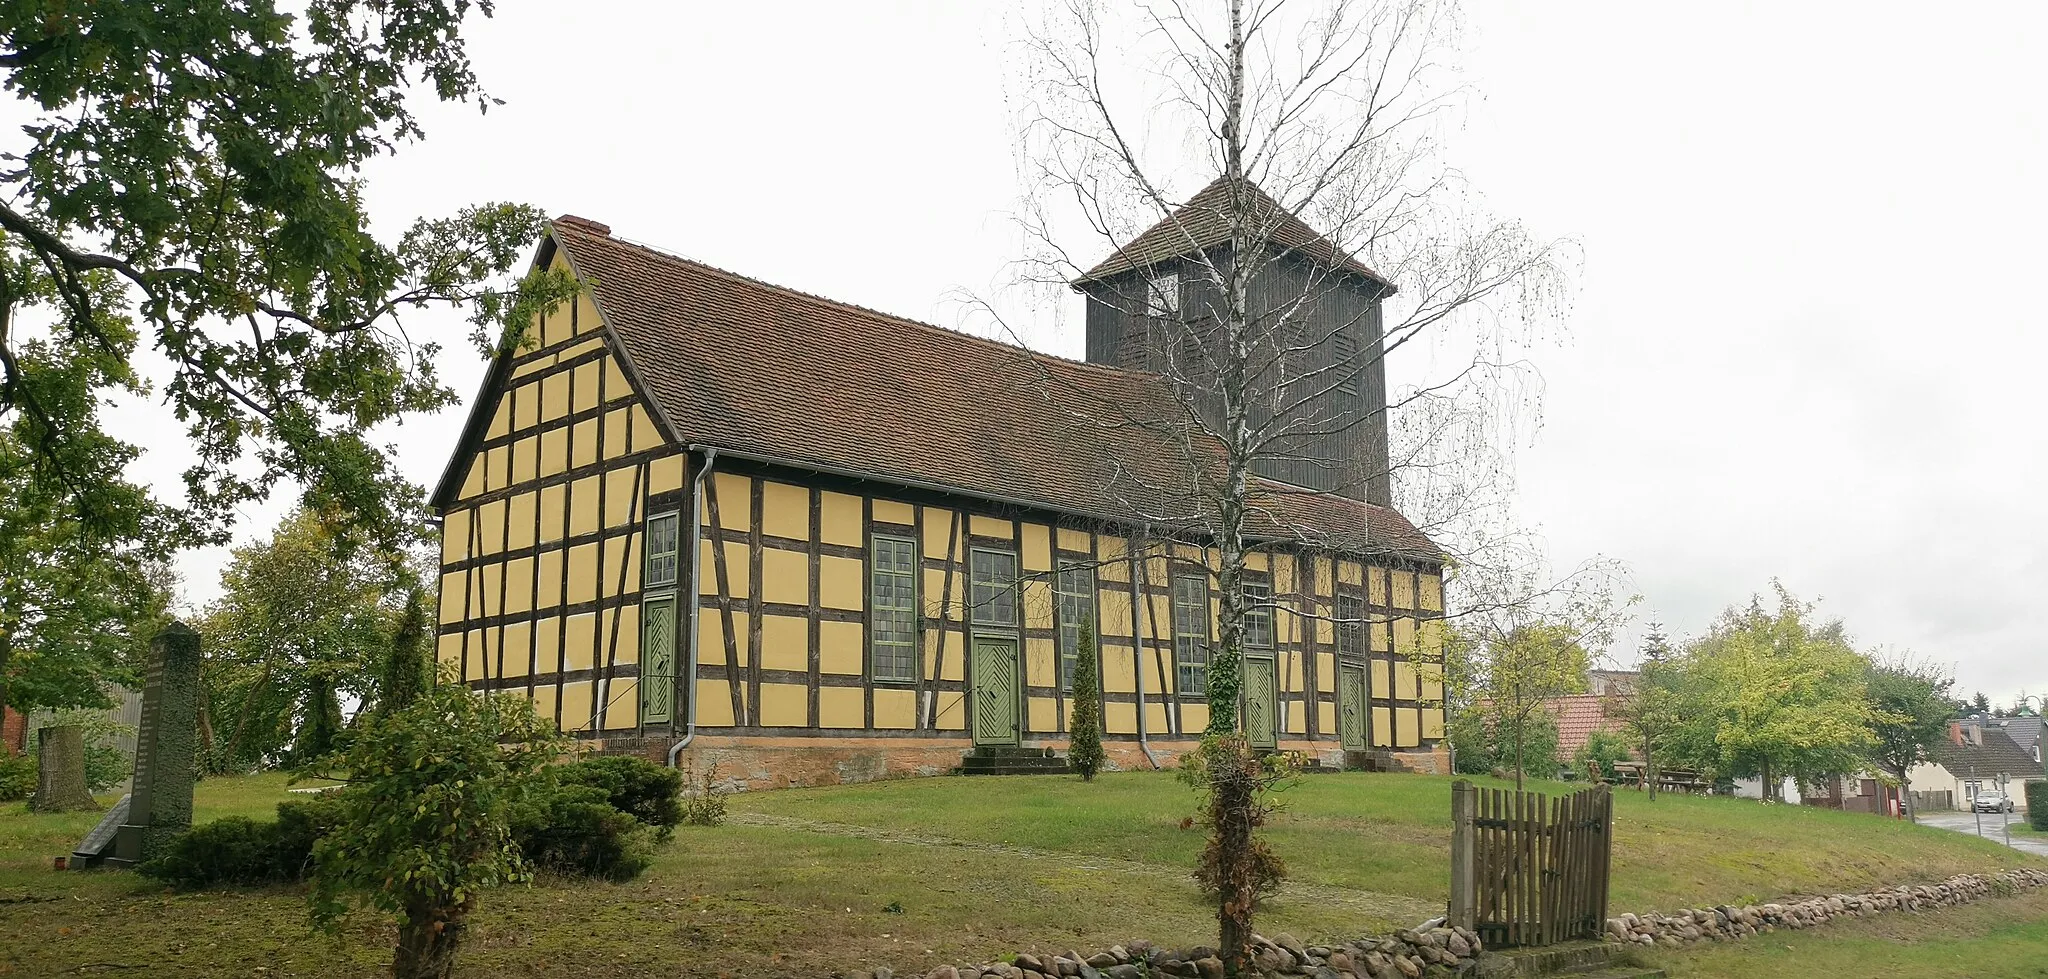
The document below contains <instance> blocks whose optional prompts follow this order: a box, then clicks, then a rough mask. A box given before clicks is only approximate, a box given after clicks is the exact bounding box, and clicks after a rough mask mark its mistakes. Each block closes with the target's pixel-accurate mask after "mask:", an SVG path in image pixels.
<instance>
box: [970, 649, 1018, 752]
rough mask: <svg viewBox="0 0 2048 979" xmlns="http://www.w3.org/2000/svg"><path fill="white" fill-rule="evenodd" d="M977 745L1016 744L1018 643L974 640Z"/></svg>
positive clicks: (975, 733) (975, 740) (975, 730)
mask: <svg viewBox="0 0 2048 979" xmlns="http://www.w3.org/2000/svg"><path fill="white" fill-rule="evenodd" d="M972 666H973V671H974V672H973V675H974V743H975V744H1017V743H1019V741H1020V740H1021V739H1020V738H1019V733H1020V732H1019V725H1018V723H1017V720H1018V717H1017V714H1018V709H1019V707H1018V703H1017V640H1015V639H1003V638H989V637H986V636H976V637H974V663H973V664H972Z"/></svg>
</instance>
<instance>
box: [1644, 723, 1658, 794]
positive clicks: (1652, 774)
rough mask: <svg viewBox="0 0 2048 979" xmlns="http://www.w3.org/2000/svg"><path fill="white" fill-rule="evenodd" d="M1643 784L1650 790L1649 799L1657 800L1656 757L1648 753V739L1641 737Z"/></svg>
mask: <svg viewBox="0 0 2048 979" xmlns="http://www.w3.org/2000/svg"><path fill="white" fill-rule="evenodd" d="M1643 785H1644V787H1646V788H1648V789H1649V791H1650V801H1651V802H1655V801H1657V759H1656V757H1655V756H1654V755H1652V754H1651V753H1650V739H1649V738H1644V739H1643Z"/></svg>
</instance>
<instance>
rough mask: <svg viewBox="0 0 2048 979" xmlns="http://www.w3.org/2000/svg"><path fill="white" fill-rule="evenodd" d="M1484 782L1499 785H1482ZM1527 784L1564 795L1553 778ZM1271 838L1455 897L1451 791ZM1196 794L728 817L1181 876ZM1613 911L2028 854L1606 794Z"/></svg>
mask: <svg viewBox="0 0 2048 979" xmlns="http://www.w3.org/2000/svg"><path fill="white" fill-rule="evenodd" d="M1475 781H1477V782H1478V783H1479V784H1481V785H1498V786H1503V787H1511V786H1507V785H1506V783H1495V782H1493V781H1492V780H1491V779H1477V780H1475ZM1532 787H1533V788H1535V789H1538V790H1543V791H1552V792H1564V791H1571V790H1572V789H1573V788H1574V787H1573V786H1569V785H1565V784H1562V783H1539V784H1536V785H1534V786H1532ZM1283 798H1285V800H1286V803H1285V804H1286V806H1287V811H1286V812H1285V813H1284V814H1283V815H1281V816H1280V817H1279V818H1278V819H1276V820H1275V821H1274V823H1273V826H1272V831H1271V836H1270V839H1271V840H1272V842H1273V846H1274V848H1275V849H1276V850H1277V851H1279V853H1280V855H1281V856H1282V857H1283V858H1284V859H1285V860H1286V861H1287V865H1288V868H1289V871H1290V873H1291V874H1292V875H1293V876H1294V877H1295V879H1298V880H1307V881H1314V882H1317V883H1323V884H1329V885H1334V886H1339V887H1345V888H1353V889H1359V890H1368V891H1378V892H1384V893H1390V894H1396V895H1405V896H1408V897H1412V898H1416V899H1420V900H1426V901H1429V902H1431V903H1437V902H1442V901H1444V900H1446V899H1448V897H1449V882H1448V879H1447V876H1446V870H1445V868H1446V867H1447V866H1448V863H1449V860H1450V780H1448V779H1443V778H1433V777H1428V776H1420V775H1369V776H1368V775H1334V776H1312V777H1309V778H1305V779H1303V780H1301V781H1300V783H1299V784H1298V785H1297V787H1296V788H1295V789H1293V790H1292V791H1289V792H1287V793H1286V794H1285V795H1284V797H1283ZM1192 800H1193V796H1192V794H1191V793H1190V792H1189V790H1188V789H1186V788H1185V787H1183V786H1181V785H1179V784H1178V783H1176V782H1174V781H1173V780H1172V779H1170V778H1167V777H1164V776H1161V775H1157V774H1153V773H1121V774H1116V775H1105V776H1102V777H1100V778H1098V779H1097V781H1096V784H1095V785H1084V784H1082V783H1081V782H1080V781H1078V780H1075V779H1070V778H1061V777H1057V776H1030V777H1018V778H1013V779H1007V780H1004V781H1002V782H1001V783H999V784H995V785H991V784H990V783H986V782H977V781H975V780H973V779H925V780H922V781H917V782H908V783H877V784H870V785H864V786H848V787H841V788H832V789H798V790H791V791H786V792H771V793H763V794H760V795H753V796H742V797H736V798H735V799H734V800H733V808H734V810H735V811H736V812H743V813H759V814H764V815H769V816H777V817H784V818H797V819H808V820H817V821H823V822H833V823H853V824H858V825H863V826H894V827H900V828H905V829H914V828H918V827H926V826H929V827H931V829H930V830H929V831H930V832H933V833H942V834H944V835H946V836H950V837H954V838H958V839H964V840H972V841H976V842H983V843H1005V844H1013V845H1024V846H1029V847H1033V848H1038V849H1044V850H1054V851H1061V852H1072V853H1083V854H1089V855H1094V856H1116V857H1121V858H1124V859H1130V860H1138V861H1142V862H1146V863H1152V864H1159V865H1168V866H1190V865H1192V862H1193V860H1194V858H1195V854H1196V852H1197V851H1198V850H1199V849H1200V847H1201V844H1202V839H1201V835H1200V834H1199V833H1195V832H1181V831H1179V830H1178V826H1179V824H1180V820H1181V819H1182V817H1183V816H1185V815H1186V814H1187V813H1188V812H1189V811H1191V809H1192ZM1615 802H1616V805H1615V851H1614V876H1613V883H1612V887H1613V891H1612V900H1613V907H1614V908H1615V909H1616V910H1617V911H1621V910H1639V911H1648V910H1656V909H1669V908H1677V907H1696V906H1699V905H1701V904H1719V903H1729V904H1733V903H1739V902H1747V901H1756V900H1773V899H1776V898H1781V897H1789V896H1796V895H1803V894H1814V893H1821V892H1828V893H1832V892H1836V891H1843V890H1850V889H1855V888H1860V887H1865V886H1881V885H1890V884H1897V883H1901V882H1905V881H1916V880H1931V879H1936V878H1940V877H1946V876H1948V875H1950V874H1956V873H1963V872H1966V871H1984V870H1995V869H2001V868H2004V867H2009V866H2013V865H2016V864H2017V863H2019V862H2020V861H2022V860H2025V859H2028V858H2026V857H2024V856H2023V855H2021V854H2017V853H2014V852H2013V851H2011V850H2009V849H2006V848H2005V847H2002V846H1999V845H1997V844H1994V843H1991V842H1989V841H1985V840H1976V839H1971V838H1969V837H1965V836H1962V835H1961V834H1957V833H1949V832H1945V831H1941V830H1935V829H1929V828H1925V827H1920V826H1913V825H1910V824H1907V823H1903V822H1897V821H1893V820H1887V819H1878V818H1874V817H1872V816H1868V815H1862V814H1857V813H1842V812H1831V811H1827V810H1822V809H1810V808H1806V807H1802V806H1764V805H1761V804H1759V803H1756V802H1754V801H1747V800H1740V799H1732V798H1726V797H1699V796H1682V795H1680V796H1674V795H1662V796H1659V797H1658V798H1657V801H1656V802H1651V801H1649V800H1648V799H1647V798H1646V797H1645V796H1643V795H1642V794H1640V793H1637V792H1630V791H1622V792H1618V793H1617V794H1616V797H1615Z"/></svg>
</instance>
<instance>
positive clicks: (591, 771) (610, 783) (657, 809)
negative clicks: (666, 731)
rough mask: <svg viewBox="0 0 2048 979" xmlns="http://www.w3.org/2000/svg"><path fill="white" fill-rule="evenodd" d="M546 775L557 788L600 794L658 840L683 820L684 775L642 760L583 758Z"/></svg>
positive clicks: (668, 833)
mask: <svg viewBox="0 0 2048 979" xmlns="http://www.w3.org/2000/svg"><path fill="white" fill-rule="evenodd" d="M549 774H550V775H552V776H553V778H554V781H555V783H556V784H558V785H564V786H571V785H575V786H587V787H589V788H593V789H599V790H601V791H603V793H604V796H605V800H606V801H607V802H608V803H610V805H611V807H612V808H614V809H617V810H618V811H620V812H622V813H625V814H626V815H628V816H631V817H633V818H634V819H635V820H638V821H639V822H641V823H643V824H645V825H647V826H652V827H654V830H655V833H656V835H657V836H658V837H659V838H661V839H664V840H665V839H668V837H669V835H670V834H671V833H673V832H675V828H676V825H677V824H678V823H681V822H682V821H683V803H682V790H683V773H682V772H679V771H676V770H675V769H673V768H665V767H663V766H660V765H657V764H655V763H653V762H651V761H648V760H647V759H645V758H632V757H628V756H624V755H613V756H607V757H603V758H586V759H584V760H582V761H577V762H571V763H569V764H567V765H559V766H556V767H555V768H552V769H549Z"/></svg>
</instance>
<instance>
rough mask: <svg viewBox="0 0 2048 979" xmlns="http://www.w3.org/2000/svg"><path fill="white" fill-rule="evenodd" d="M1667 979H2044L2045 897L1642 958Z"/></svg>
mask: <svg viewBox="0 0 2048 979" xmlns="http://www.w3.org/2000/svg"><path fill="white" fill-rule="evenodd" d="M1643 960H1644V961H1645V962H1647V963H1649V964H1652V965H1656V966H1658V967H1660V968H1662V969H1664V970H1665V971H1666V972H1668V973H1669V974H1670V975H1671V979H1749V977H1752V976H1837V977H1842V979H1848V977H1856V976H1952V977H1956V979H2020V977H2030V979H2042V977H2048V893H2044V892H2041V891H2036V892H2034V893H2032V894H2029V895H2026V896H2023V897H2017V898H2012V899H2009V900H1990V901H1980V902H1978V903H1976V904H1972V905H1969V906H1967V907H1961V908H1952V909H1949V910H1947V911H1942V912H1939V913H1933V914H1894V915H1885V916H1882V917H1877V918H1861V919H1852V920H1846V921H1840V922H1831V923H1829V924H1828V925H1827V926H1826V927H1824V928H1817V929H1814V930H1812V931H1798V932H1785V931H1780V932H1773V933H1771V934H1768V935H1758V936H1757V937H1755V938H1752V939H1750V940H1748V941H1745V942H1734V943H1730V944H1725V945H1715V946H1711V947H1706V948H1698V949H1686V950H1684V951H1661V950H1660V951H1657V952H1652V953H1647V954H1645V955H1644V959H1643Z"/></svg>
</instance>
